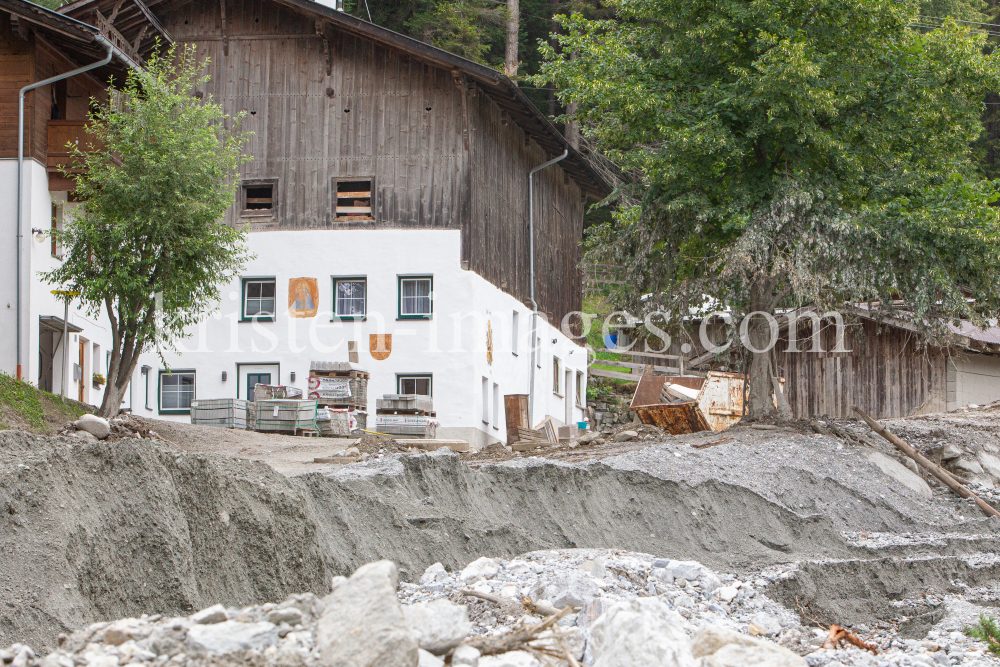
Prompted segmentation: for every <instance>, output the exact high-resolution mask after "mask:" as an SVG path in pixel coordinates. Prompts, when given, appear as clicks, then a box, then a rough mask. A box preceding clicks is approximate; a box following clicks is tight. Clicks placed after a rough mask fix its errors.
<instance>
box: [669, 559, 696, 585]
mask: <svg viewBox="0 0 1000 667" xmlns="http://www.w3.org/2000/svg"><path fill="white" fill-rule="evenodd" d="M664 567H665V568H667V569H668V570H670V574H672V575H673V577H674V579H687V580H688V581H692V580H694V579H697V578H698V577H700V576H701V575H702V573H703V572H704V571H705V569H706V568H705V566H704V565H702V564H701V563H699V562H697V561H693V560H670V561H667V564H666V565H665V566H664Z"/></svg>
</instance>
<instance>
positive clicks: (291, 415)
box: [254, 385, 320, 434]
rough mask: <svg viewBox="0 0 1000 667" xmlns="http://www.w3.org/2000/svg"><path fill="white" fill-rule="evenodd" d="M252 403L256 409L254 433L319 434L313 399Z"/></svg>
mask: <svg viewBox="0 0 1000 667" xmlns="http://www.w3.org/2000/svg"><path fill="white" fill-rule="evenodd" d="M258 386H260V385H258ZM255 398H256V397H255ZM254 403H255V406H254V407H255V408H256V419H255V420H254V430H255V431H271V432H279V433H292V434H296V433H300V432H304V431H310V432H314V433H316V434H319V433H320V429H319V425H318V424H317V423H316V409H317V408H316V401H315V400H314V399H307V400H301V399H289V398H273V399H263V400H255V401H254Z"/></svg>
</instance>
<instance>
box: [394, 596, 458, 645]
mask: <svg viewBox="0 0 1000 667" xmlns="http://www.w3.org/2000/svg"><path fill="white" fill-rule="evenodd" d="M403 618H405V619H406V624H407V625H408V626H410V630H411V631H412V632H413V636H414V637H415V638H416V640H417V645H418V646H420V648H422V649H424V650H425V651H429V652H431V653H433V654H435V655H444V654H445V653H447V652H448V651H450V650H451V649H453V648H455V647H456V646H458V645H459V644H461V643H462V641H463V640H464V639H465V638H466V637H468V636H469V633H470V632H472V622H471V621H469V610H468V609H467V608H466V607H464V606H462V605H457V604H455V603H454V602H451V601H449V600H445V599H440V600H434V601H432V602H416V603H414V604H409V605H405V606H404V607H403Z"/></svg>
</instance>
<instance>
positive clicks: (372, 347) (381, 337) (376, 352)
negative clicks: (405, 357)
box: [368, 334, 392, 361]
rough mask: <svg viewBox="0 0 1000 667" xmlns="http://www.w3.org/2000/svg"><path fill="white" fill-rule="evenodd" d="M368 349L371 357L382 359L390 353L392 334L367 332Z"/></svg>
mask: <svg viewBox="0 0 1000 667" xmlns="http://www.w3.org/2000/svg"><path fill="white" fill-rule="evenodd" d="M368 351H369V352H370V353H371V355H372V359H375V360H377V361H384V360H386V359H388V358H389V355H390V354H392V334H369V335H368Z"/></svg>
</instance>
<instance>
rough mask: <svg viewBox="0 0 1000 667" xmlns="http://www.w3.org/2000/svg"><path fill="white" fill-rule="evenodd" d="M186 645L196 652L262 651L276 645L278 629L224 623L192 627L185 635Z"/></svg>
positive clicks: (262, 625) (264, 622)
mask: <svg viewBox="0 0 1000 667" xmlns="http://www.w3.org/2000/svg"><path fill="white" fill-rule="evenodd" d="M187 639H188V645H189V646H190V647H191V648H192V649H194V650H196V651H205V652H208V653H219V654H224V653H232V652H233V651H244V650H246V649H251V648H255V649H263V648H267V647H268V646H272V645H274V644H277V643H278V628H277V627H275V625H274V623H268V622H267V621H261V622H259V623H241V622H240V621H224V622H222V623H213V624H211V625H194V626H192V627H191V629H190V630H188V633H187Z"/></svg>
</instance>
